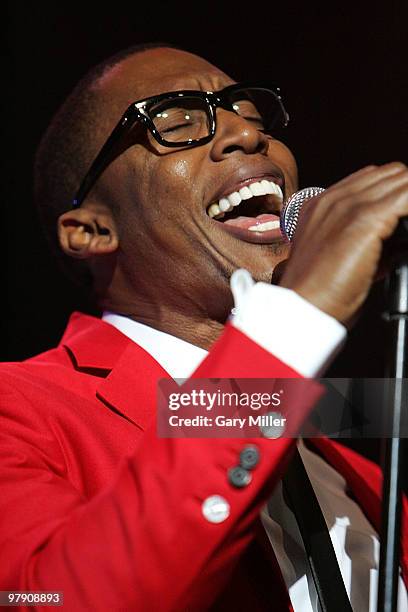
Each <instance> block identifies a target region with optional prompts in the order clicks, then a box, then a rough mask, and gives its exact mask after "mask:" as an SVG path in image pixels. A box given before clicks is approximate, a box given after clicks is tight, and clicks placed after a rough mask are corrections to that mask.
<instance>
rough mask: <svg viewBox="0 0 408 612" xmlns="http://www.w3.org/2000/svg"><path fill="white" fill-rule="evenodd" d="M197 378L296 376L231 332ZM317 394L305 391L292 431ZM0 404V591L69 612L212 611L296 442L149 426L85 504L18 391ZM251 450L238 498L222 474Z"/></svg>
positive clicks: (50, 435)
mask: <svg viewBox="0 0 408 612" xmlns="http://www.w3.org/2000/svg"><path fill="white" fill-rule="evenodd" d="M237 356H239V358H237ZM194 376H195V377H197V378H205V377H226V376H228V377H240V376H245V377H269V378H271V377H272V378H274V377H297V376H298V374H297V373H296V372H294V371H293V370H291V369H290V368H289V367H287V366H286V365H285V364H284V363H282V362H280V361H279V360H277V359H276V358H275V357H274V356H273V355H271V354H270V353H268V352H267V351H265V350H264V349H262V348H261V347H260V346H258V345H257V344H255V343H254V342H252V341H251V340H250V339H249V338H247V337H246V336H245V335H244V334H243V333H242V332H240V331H238V330H237V329H234V328H233V327H231V326H229V325H228V326H227V327H226V330H225V332H224V333H223V335H222V336H221V338H220V339H219V341H218V342H217V343H216V344H215V346H214V347H213V349H212V350H211V351H210V353H209V355H208V357H207V358H206V359H205V360H204V362H203V363H202V364H201V365H200V367H199V368H198V370H197V371H196V372H195V373H194ZM320 393H321V390H320V386H319V385H317V384H315V383H311V385H310V387H309V392H308V394H307V397H303V399H302V402H301V403H300V404H299V409H298V410H297V413H296V414H297V418H298V421H299V423H301V422H302V420H304V419H305V417H306V416H307V414H308V411H309V410H310V408H311V407H312V406H313V404H314V402H315V401H316V399H317V397H318V396H319V395H320ZM0 406H1V414H2V419H1V420H2V424H1V429H0V439H1V445H0V459H1V468H0V470H1V471H0V479H1V494H0V516H1V517H2V518H1V544H0V568H1V569H0V573H1V574H2V577H1V579H0V588H1V589H3V590H12V589H15V590H26V591H63V592H64V609H65V610H67V611H69V612H70V611H73V612H74V611H75V612H81V611H82V610H92V611H93V612H99V611H106V610H126V611H129V610H138V611H141V612H143V611H145V610H146V611H147V610H149V611H150V610H157V611H161V610H163V611H170V610H175V611H176V610H177V611H182V610H195V611H196V610H205V609H208V606H209V605H210V604H211V602H212V601H213V600H214V599H215V597H216V595H217V593H218V592H219V591H220V590H221V589H222V587H223V585H224V584H225V582H226V581H227V579H228V577H229V575H230V573H231V572H232V570H233V568H234V565H235V563H236V562H237V560H238V558H239V556H240V554H241V553H242V552H243V550H244V549H245V547H246V546H247V545H248V543H249V542H250V540H251V538H252V537H253V533H254V529H255V523H256V520H257V518H258V516H259V512H260V510H261V508H262V506H263V504H264V503H265V502H266V500H267V497H268V494H269V493H270V492H271V490H272V489H273V486H274V484H275V483H276V481H277V479H278V478H279V477H280V475H281V473H282V471H283V469H284V466H285V462H286V461H287V459H288V456H289V451H290V448H291V445H292V444H293V440H291V439H290V438H280V439H276V440H268V439H265V438H261V437H259V438H254V439H248V438H247V439H225V438H224V439H214V438H206V439H160V438H158V437H157V435H156V430H155V427H151V428H150V429H149V430H147V431H146V432H145V433H144V434H143V435H142V436H141V438H140V442H139V443H138V444H137V446H136V449H135V451H134V452H133V454H132V455H130V456H127V457H126V458H123V460H122V462H121V464H120V465H119V466H118V469H117V471H116V474H115V477H114V478H113V479H112V480H111V481H110V482H109V484H108V485H107V486H106V487H105V488H104V489H103V490H102V491H101V492H100V493H99V494H98V495H97V496H94V497H91V498H85V497H84V495H83V494H81V493H80V492H79V491H78V489H77V488H76V487H74V486H73V484H72V483H70V482H69V481H68V479H67V478H65V477H64V462H66V461H67V458H66V457H65V456H64V451H63V445H61V443H60V440H59V432H58V431H54V430H53V428H52V427H50V428H49V429H46V428H45V427H44V426H41V427H39V423H38V419H37V418H36V406H34V405H32V404H30V402H29V401H28V400H27V398H26V397H25V395H24V393H23V391H22V390H21V389H18V388H16V386H15V385H14V386H13V387H12V388H11V387H10V386H7V385H2V391H1V397H0ZM248 444H253V445H255V446H256V447H257V448H258V450H259V453H260V461H259V463H258V465H257V466H256V467H255V468H254V469H253V470H252V471H251V475H252V480H251V482H250V483H249V484H248V485H247V486H245V487H242V488H236V487H234V486H233V485H231V484H230V482H229V480H228V477H227V473H228V470H229V469H230V468H231V467H233V466H236V465H237V464H238V462H239V454H240V452H241V451H242V449H243V447H244V446H246V445H248ZM78 469H80V467H79V468H78ZM96 469H97V466H95V470H96ZM215 495H217V496H220V497H221V498H223V500H224V502H225V503H224V505H223V508H224V511H225V512H224V514H225V516H224V518H223V520H222V521H220V522H218V523H216V522H212V521H211V520H208V518H206V512H205V510H203V504H204V502H205V500H208V498H212V497H213V496H215ZM204 508H205V507H204ZM27 609H28V608H27ZM30 609H31V610H33V609H34V610H35V609H36V607H30ZM37 609H42V608H41V606H39V607H37ZM44 609H45V608H44Z"/></svg>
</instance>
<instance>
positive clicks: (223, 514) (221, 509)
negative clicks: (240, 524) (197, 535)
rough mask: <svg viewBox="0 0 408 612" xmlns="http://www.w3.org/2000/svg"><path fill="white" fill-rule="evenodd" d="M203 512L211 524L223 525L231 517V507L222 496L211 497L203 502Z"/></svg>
mask: <svg viewBox="0 0 408 612" xmlns="http://www.w3.org/2000/svg"><path fill="white" fill-rule="evenodd" d="M201 511H202V513H203V515H204V518H206V519H207V521H208V522H209V523H222V522H223V521H225V519H227V518H228V517H229V515H230V505H229V503H228V502H227V500H226V499H225V498H224V497H221V495H210V497H207V499H205V500H204V501H203V503H202V506H201Z"/></svg>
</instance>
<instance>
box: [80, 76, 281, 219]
mask: <svg viewBox="0 0 408 612" xmlns="http://www.w3.org/2000/svg"><path fill="white" fill-rule="evenodd" d="M241 89H258V90H265V91H268V92H269V93H272V94H273V95H274V96H275V98H276V101H277V102H278V104H279V106H280V110H281V112H282V117H283V122H282V125H281V127H286V126H287V125H288V122H289V115H288V113H287V111H286V109H285V107H284V105H283V102H282V98H281V95H280V89H279V87H273V88H272V87H271V86H270V84H269V83H268V84H265V83H263V82H241V83H234V84H233V85H228V86H227V87H225V88H223V89H221V90H220V91H217V92H212V91H197V90H188V89H184V90H179V91H170V92H168V93H163V94H159V95H157V96H151V97H150V98H145V99H143V100H137V101H136V102H132V104H130V106H129V107H128V108H127V109H126V111H125V112H124V114H123V115H122V117H121V118H120V120H119V121H118V123H117V124H116V126H115V127H114V129H113V131H112V132H111V134H110V136H109V137H108V139H107V140H106V142H105V144H104V145H103V146H102V148H101V149H100V151H99V153H98V155H97V156H96V157H95V159H94V161H93V162H92V164H91V166H90V168H89V170H88V172H87V173H86V175H85V177H84V179H83V181H82V183H81V185H80V187H79V189H78V191H77V193H76V195H75V198H74V199H73V201H72V207H73V208H79V207H80V206H81V204H82V202H83V201H84V200H85V198H86V196H87V195H88V193H89V192H90V191H91V189H92V187H93V186H94V184H95V183H96V181H97V180H98V178H99V177H100V175H101V174H102V172H103V171H104V170H105V168H106V167H107V166H108V165H109V161H110V160H111V156H112V152H113V151H114V149H115V147H116V146H117V145H118V144H119V142H120V141H121V140H122V138H123V137H124V136H125V134H126V133H128V132H129V131H130V130H131V129H132V127H133V126H134V124H135V123H136V122H137V121H139V122H140V123H141V124H142V125H144V126H145V127H146V128H147V129H148V130H149V132H150V133H151V134H152V136H153V137H154V138H155V140H156V141H157V142H158V143H159V144H160V145H162V146H164V147H172V148H179V149H183V148H193V147H198V146H201V145H203V144H206V143H207V142H209V141H210V140H211V139H212V138H213V137H214V135H215V132H216V129H217V120H216V109H217V108H223V109H224V110H228V111H232V112H234V113H236V111H235V110H234V108H233V105H232V103H231V101H230V95H231V94H232V93H233V92H234V91H239V90H241ZM182 97H188V98H192V97H193V98H194V97H195V98H199V99H200V100H203V101H204V102H206V104H207V112H208V118H209V134H208V135H207V136H203V137H201V138H196V139H189V140H186V141H178V142H171V141H168V140H165V139H164V138H162V136H161V135H160V133H159V131H158V130H157V128H156V127H155V125H154V123H153V121H152V119H151V118H150V117H149V115H148V114H147V112H146V111H148V109H149V108H150V107H151V106H154V105H156V104H158V103H159V102H161V101H162V100H166V99H167V100H173V99H177V98H182ZM236 114H238V113H236Z"/></svg>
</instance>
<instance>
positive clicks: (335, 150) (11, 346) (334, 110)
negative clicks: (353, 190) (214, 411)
mask: <svg viewBox="0 0 408 612" xmlns="http://www.w3.org/2000/svg"><path fill="white" fill-rule="evenodd" d="M407 17H408V11H407V7H406V3H405V2H403V1H401V2H378V3H376V2H374V3H373V2H364V1H360V2H358V1H357V0H356V1H355V2H354V3H353V4H345V3H344V2H341V3H340V2H327V3H325V4H323V3H312V2H286V3H285V4H283V3H282V2H280V3H278V2H272V1H271V2H269V3H267V4H266V3H262V2H258V3H257V2H241V3H238V2H221V1H219V2H206V3H204V2H197V1H195V2H193V1H190V2H180V1H179V2H177V1H175V2H164V1H156V2H153V3H149V2H143V3H141V2H138V3H133V5H132V4H131V5H130V6H129V7H127V8H125V5H124V3H112V2H110V3H107V4H106V5H103V4H102V3H99V2H98V3H96V2H82V3H81V4H80V3H78V4H75V3H72V2H70V3H65V2H60V3H58V4H57V3H54V4H51V5H50V6H49V8H47V9H45V8H44V4H43V3H31V4H29V3H26V4H25V5H24V3H14V4H11V3H10V4H9V5H8V16H7V20H6V24H7V49H6V54H5V56H6V64H5V67H4V72H3V77H4V78H3V82H4V84H5V85H6V87H5V92H4V96H5V97H6V102H7V107H6V112H4V113H3V127H4V128H6V137H5V143H6V146H4V147H3V151H4V152H7V155H5V156H4V158H5V159H4V161H5V164H4V166H3V180H2V187H3V190H4V195H3V198H2V199H3V211H5V214H3V215H2V220H3V226H2V238H3V244H4V241H6V243H7V244H6V245H5V246H3V265H2V272H3V273H4V274H5V279H4V282H3V287H5V288H6V290H5V292H4V294H3V295H4V297H3V300H2V305H3V309H4V313H3V316H2V318H1V321H2V327H3V329H2V336H1V337H2V343H1V354H0V359H1V360H19V359H23V358H26V357H29V356H30V355H33V354H35V353H37V352H40V351H42V350H45V349H46V348H47V347H49V346H51V345H54V344H55V343H56V342H58V340H59V338H60V336H61V333H62V331H63V329H64V327H65V324H66V321H67V318H68V316H69V313H70V312H71V311H72V310H74V309H81V310H87V309H88V306H87V304H86V303H85V302H84V300H83V298H82V297H81V296H80V295H79V293H78V290H77V289H76V288H75V287H73V286H72V285H71V284H70V283H69V282H68V281H67V280H66V279H65V278H64V277H63V276H62V275H61V272H60V271H59V269H58V268H57V266H56V264H55V262H54V261H53V259H52V257H51V256H50V254H49V252H48V249H47V246H46V243H45V240H44V237H43V235H42V232H41V229H40V227H39V224H38V221H37V216H36V213H35V210H34V208H33V204H32V195H31V185H32V171H31V168H32V162H33V155H34V151H35V148H36V145H37V143H38V141H39V138H40V136H41V134H42V132H43V130H44V129H45V127H46V125H47V123H48V121H49V119H50V117H51V115H52V114H53V113H54V112H55V110H56V109H57V107H58V106H59V104H60V103H61V102H62V101H63V99H64V98H65V96H66V95H67V94H68V93H69V91H70V90H71V89H72V87H73V86H74V85H75V83H76V82H77V81H78V79H79V78H80V77H81V76H82V75H83V74H84V73H85V72H86V70H87V69H88V68H90V67H91V66H92V65H94V64H95V63H96V62H98V61H100V60H102V59H104V58H105V57H106V56H108V55H110V54H111V53H113V52H115V51H117V50H119V49H121V48H123V47H126V46H128V45H131V44H134V43H139V42H145V41H158V40H160V41H169V42H172V43H174V44H177V45H180V46H182V47H184V48H186V49H187V50H190V51H192V52H196V53H198V54H201V55H203V56H204V57H206V58H207V59H208V60H210V61H211V62H213V63H216V64H218V65H219V66H220V67H221V68H223V69H224V70H225V71H227V72H229V73H231V74H232V76H235V77H236V78H263V79H265V78H270V79H271V80H272V81H273V82H275V83H278V84H280V86H281V88H282V91H283V95H284V100H285V102H286V106H287V108H288V110H289V113H290V115H291V119H292V122H291V126H290V128H289V129H288V131H287V142H288V143H289V145H290V146H291V147H292V149H293V151H294V153H295V155H296V157H297V159H298V162H299V167H300V178H301V185H302V186H305V185H310V184H316V185H322V186H328V185H330V184H331V183H333V182H334V181H336V180H338V179H340V178H342V177H343V176H345V175H347V174H349V173H351V172H352V171H354V170H357V169H358V168H361V167H362V166H364V165H366V164H368V163H383V162H388V161H392V160H396V159H399V160H402V161H404V162H406V163H407V162H408V154H407V135H408V134H407V109H408V104H407V102H408V87H407V68H406V64H407V56H408V55H407V51H408V42H407V39H408V36H407V25H406V24H407V22H408V20H407ZM3 99H4V97H3ZM339 231H341V228H339ZM382 308H383V304H382V290H381V287H378V288H376V289H375V290H374V292H373V295H372V296H371V297H370V299H369V300H368V302H367V305H366V308H365V310H364V313H363V315H362V317H361V318H360V321H359V323H358V324H357V325H356V327H355V328H354V330H353V332H352V334H351V336H350V340H349V342H348V343H347V346H346V347H345V349H344V350H343V352H342V353H341V355H340V356H339V357H338V359H337V360H336V362H335V363H334V365H333V367H332V369H331V372H330V373H331V374H332V375H333V376H343V375H344V376H352V375H354V376H382V375H383V366H384V355H385V346H384V323H383V322H382V319H381V317H380V313H381V310H382Z"/></svg>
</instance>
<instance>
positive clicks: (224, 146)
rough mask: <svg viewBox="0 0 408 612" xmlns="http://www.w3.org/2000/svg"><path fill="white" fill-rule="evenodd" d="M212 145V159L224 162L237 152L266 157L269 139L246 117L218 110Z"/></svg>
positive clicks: (221, 109)
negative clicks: (258, 154) (259, 154)
mask: <svg viewBox="0 0 408 612" xmlns="http://www.w3.org/2000/svg"><path fill="white" fill-rule="evenodd" d="M211 143H212V147H211V158H212V159H213V160H214V161H222V160H223V159H225V158H226V157H228V156H229V155H231V154H232V153H234V152H235V151H241V152H243V153H246V154H252V153H261V154H264V155H266V152H267V150H268V146H269V139H268V137H267V136H266V135H265V134H264V133H263V132H260V131H259V130H258V129H257V128H256V127H255V126H254V125H252V124H251V122H250V121H248V120H247V119H245V118H244V117H241V116H240V115H237V114H236V113H234V112H233V111H227V110H225V109H223V108H217V129H216V132H215V136H214V138H213V140H212V141H211Z"/></svg>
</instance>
